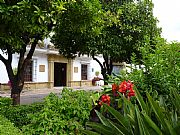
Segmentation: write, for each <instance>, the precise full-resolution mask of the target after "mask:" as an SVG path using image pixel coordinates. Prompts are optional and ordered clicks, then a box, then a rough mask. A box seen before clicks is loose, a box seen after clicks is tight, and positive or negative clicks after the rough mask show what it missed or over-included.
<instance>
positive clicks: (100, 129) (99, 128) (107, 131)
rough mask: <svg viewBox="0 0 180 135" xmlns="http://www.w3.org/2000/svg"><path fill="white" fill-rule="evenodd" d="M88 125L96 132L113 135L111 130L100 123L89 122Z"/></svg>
mask: <svg viewBox="0 0 180 135" xmlns="http://www.w3.org/2000/svg"><path fill="white" fill-rule="evenodd" d="M86 125H87V126H90V127H92V128H93V129H94V130H96V131H97V132H99V133H101V134H103V135H111V134H112V131H111V128H109V127H107V126H104V125H102V124H100V123H94V122H87V123H86Z"/></svg>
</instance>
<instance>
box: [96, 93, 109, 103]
mask: <svg viewBox="0 0 180 135" xmlns="http://www.w3.org/2000/svg"><path fill="white" fill-rule="evenodd" d="M102 103H105V104H107V105H110V96H109V95H102V96H101V98H100V101H99V105H102Z"/></svg>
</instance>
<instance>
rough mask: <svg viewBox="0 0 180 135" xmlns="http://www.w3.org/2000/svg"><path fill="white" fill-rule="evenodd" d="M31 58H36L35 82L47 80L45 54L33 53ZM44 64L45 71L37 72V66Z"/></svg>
mask: <svg viewBox="0 0 180 135" xmlns="http://www.w3.org/2000/svg"><path fill="white" fill-rule="evenodd" d="M33 59H37V79H36V82H48V58H47V55H44V54H39V55H35V56H34V57H33ZM40 65H45V72H39V66H40Z"/></svg>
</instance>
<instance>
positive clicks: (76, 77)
mask: <svg viewBox="0 0 180 135" xmlns="http://www.w3.org/2000/svg"><path fill="white" fill-rule="evenodd" d="M74 67H78V73H74ZM80 80H81V63H80V60H77V59H75V60H74V61H73V81H80Z"/></svg>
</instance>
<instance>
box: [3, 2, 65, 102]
mask: <svg viewBox="0 0 180 135" xmlns="http://www.w3.org/2000/svg"><path fill="white" fill-rule="evenodd" d="M64 4H65V2H62V1H57V0H42V1H39V0H33V1H29V0H13V1H11V0H1V1H0V22H1V24H0V49H1V51H2V52H3V53H4V54H6V55H7V58H6V57H4V55H2V53H1V54H0V60H1V61H2V62H3V63H4V65H5V67H6V70H7V74H8V77H9V80H10V82H11V86H12V89H11V97H12V98H13V104H14V105H15V104H19V103H20V93H21V91H22V89H23V85H24V71H25V69H26V67H27V64H28V63H29V62H30V60H31V58H32V56H33V53H34V51H35V48H36V45H37V43H38V40H42V39H43V38H44V37H45V36H46V35H47V34H48V33H49V32H50V31H51V29H52V27H53V24H54V23H55V21H54V20H55V15H57V14H60V13H61V11H62V10H63V5H64ZM27 45H29V46H30V50H29V51H27V50H26V47H27ZM15 53H17V54H19V61H18V67H17V73H16V74H14V73H13V69H12V65H11V64H12V58H13V57H12V56H13V54H15Z"/></svg>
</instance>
